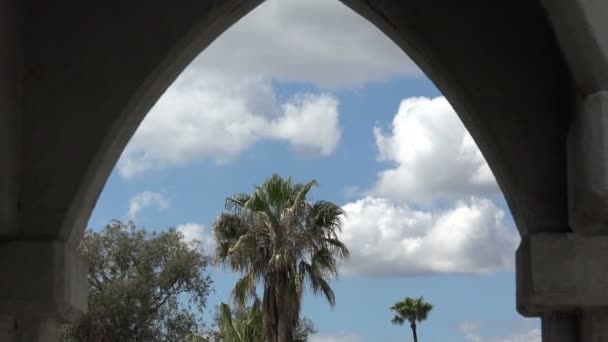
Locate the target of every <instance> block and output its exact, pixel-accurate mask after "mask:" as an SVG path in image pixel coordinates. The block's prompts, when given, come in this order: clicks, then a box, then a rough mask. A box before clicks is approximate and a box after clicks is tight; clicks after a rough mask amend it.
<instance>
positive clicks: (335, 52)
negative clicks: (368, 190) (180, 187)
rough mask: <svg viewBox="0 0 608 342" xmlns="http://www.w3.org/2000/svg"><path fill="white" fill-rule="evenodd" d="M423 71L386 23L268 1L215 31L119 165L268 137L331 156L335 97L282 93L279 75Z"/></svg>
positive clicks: (167, 160)
mask: <svg viewBox="0 0 608 342" xmlns="http://www.w3.org/2000/svg"><path fill="white" fill-rule="evenodd" d="M400 75H421V73H420V71H419V69H418V68H417V67H416V66H415V65H414V63H412V62H411V60H409V58H408V57H407V56H406V55H405V54H404V53H403V52H402V51H401V50H400V49H399V48H398V47H397V46H396V45H395V44H394V43H393V42H392V41H391V40H390V39H389V38H388V37H386V36H385V35H384V34H383V33H382V32H381V31H379V30H378V29H377V28H376V27H375V26H373V25H372V24H371V23H369V22H368V21H366V20H365V19H363V18H362V17H361V16H359V15H358V14H356V13H354V12H353V11H352V10H350V9H348V8H347V7H346V6H344V5H343V4H342V3H340V2H339V1H336V0H332V1H327V0H307V1H284V0H269V1H265V2H264V3H262V4H261V5H260V6H259V7H258V8H257V9H255V10H253V11H252V12H251V13H250V14H248V15H247V16H246V17H244V18H243V19H241V20H240V21H238V22H237V23H236V24H235V25H233V26H232V27H231V28H229V29H228V30H227V31H226V32H225V33H224V34H222V35H221V36H220V37H219V38H218V39H217V40H215V41H214V42H213V43H212V44H211V45H210V46H209V47H208V48H207V49H205V51H203V52H202V53H201V54H200V56H198V57H197V58H196V59H195V60H194V61H193V62H192V63H191V64H190V66H189V67H188V68H187V69H186V70H185V71H184V73H182V75H180V77H179V78H178V80H177V81H176V82H175V83H174V84H173V85H172V86H171V87H170V88H169V89H168V90H167V92H166V93H165V94H164V95H163V96H162V97H161V99H160V100H159V101H158V103H157V104H156V105H155V106H154V108H153V109H152V110H151V111H150V113H149V114H148V116H147V117H146V119H145V120H144V121H143V123H142V125H141V127H140V128H139V129H138V131H137V132H136V134H135V135H134V137H133V138H132V140H131V142H130V143H129V145H128V146H127V148H126V150H125V152H124V153H123V156H122V158H121V160H120V162H119V164H118V168H119V172H120V174H121V175H122V176H123V177H126V178H131V177H134V176H136V175H139V174H141V173H143V172H145V171H147V170H150V169H155V168H163V167H168V166H179V165H184V164H186V163H188V162H190V161H192V160H198V159H205V158H207V159H211V160H214V161H216V162H225V161H228V160H231V159H233V158H235V157H237V156H238V155H239V154H240V153H242V152H243V151H245V150H247V149H248V148H249V147H250V146H251V145H252V144H255V143H256V142H258V141H260V140H262V139H273V140H277V141H281V142H286V143H287V144H289V145H291V146H292V147H294V148H295V149H296V150H298V151H301V152H304V153H307V154H316V155H321V156H327V155H329V154H331V153H332V152H333V151H334V149H335V147H336V145H337V143H338V141H339V139H340V127H339V113H338V101H337V100H336V99H335V98H334V97H332V96H330V95H327V94H325V93H324V92H319V91H318V90H316V91H314V92H313V93H312V94H296V95H295V96H294V97H293V98H292V99H288V100H287V101H284V100H281V101H279V100H277V97H279V96H277V95H276V94H275V88H274V87H273V82H297V83H306V84H310V85H312V86H313V87H312V88H314V89H319V87H320V88H325V89H328V88H331V89H337V88H343V87H353V86H360V85H363V84H365V83H367V82H373V81H382V80H386V79H389V78H391V77H396V76H400Z"/></svg>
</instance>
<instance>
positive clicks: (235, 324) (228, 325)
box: [218, 298, 264, 342]
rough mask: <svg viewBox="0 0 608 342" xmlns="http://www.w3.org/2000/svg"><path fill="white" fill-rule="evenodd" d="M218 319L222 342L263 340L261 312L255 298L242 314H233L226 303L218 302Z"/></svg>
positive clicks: (259, 341)
mask: <svg viewBox="0 0 608 342" xmlns="http://www.w3.org/2000/svg"><path fill="white" fill-rule="evenodd" d="M218 321H219V322H218V323H219V328H220V334H221V335H222V341H224V342H264V332H263V329H262V326H263V325H262V312H261V309H260V300H259V299H257V298H256V299H255V301H254V302H253V305H252V306H251V308H249V310H248V312H244V313H243V314H242V315H238V314H237V315H234V316H233V315H232V310H231V309H230V306H229V305H228V304H225V303H222V304H220V307H219V315H218Z"/></svg>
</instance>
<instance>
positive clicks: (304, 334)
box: [293, 317, 317, 342]
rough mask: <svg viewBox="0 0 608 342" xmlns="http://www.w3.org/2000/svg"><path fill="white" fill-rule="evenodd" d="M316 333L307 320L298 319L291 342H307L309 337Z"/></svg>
mask: <svg viewBox="0 0 608 342" xmlns="http://www.w3.org/2000/svg"><path fill="white" fill-rule="evenodd" d="M316 333H317V329H315V326H314V324H313V323H312V321H311V320H310V319H309V318H307V317H303V318H300V319H299V320H298V324H297V325H296V329H295V332H294V334H293V342H308V338H309V337H310V335H312V334H316Z"/></svg>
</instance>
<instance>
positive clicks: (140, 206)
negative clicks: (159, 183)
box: [128, 191, 169, 220]
mask: <svg viewBox="0 0 608 342" xmlns="http://www.w3.org/2000/svg"><path fill="white" fill-rule="evenodd" d="M168 207H169V200H168V199H167V198H166V197H165V195H163V194H161V193H159V192H153V191H144V192H140V193H138V194H136V195H135V196H133V197H132V198H131V199H130V200H129V211H128V217H129V219H131V220H135V219H136V218H137V214H139V213H140V212H141V211H142V210H144V209H147V208H156V209H159V210H164V209H167V208H168Z"/></svg>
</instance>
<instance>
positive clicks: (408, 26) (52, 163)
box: [18, 0, 571, 243]
mask: <svg viewBox="0 0 608 342" xmlns="http://www.w3.org/2000/svg"><path fill="white" fill-rule="evenodd" d="M342 2H343V3H345V4H346V5H347V6H349V7H350V8H351V9H353V10H354V11H356V12H357V13H359V14H360V15H362V16H363V17H364V18H366V19H367V20H369V21H370V22H372V23H373V24H374V25H376V26H377V27H378V28H380V29H381V30H382V31H383V32H384V33H385V34H386V35H387V36H388V37H389V38H390V39H392V40H393V41H394V42H395V43H396V44H397V45H398V46H399V47H401V48H402V49H403V50H404V51H405V52H406V53H407V54H408V55H409V56H410V57H411V58H412V59H413V60H414V61H415V62H416V63H417V64H418V65H419V66H420V67H421V69H422V70H423V71H424V72H425V73H426V74H427V75H428V76H429V78H431V80H432V81H433V82H434V83H435V84H436V85H437V86H438V88H439V89H440V90H441V91H442V92H443V93H444V94H445V95H446V97H447V98H448V99H449V101H450V102H451V104H452V105H453V106H454V108H455V109H456V111H457V112H458V113H459V116H460V117H461V119H462V120H463V122H464V124H465V126H466V127H467V128H468V129H469V131H470V132H471V134H472V136H473V137H474V139H475V140H476V142H477V144H478V145H479V147H480V149H481V150H482V152H483V154H484V155H485V157H486V158H487V160H488V162H489V164H490V167H491V168H492V170H493V172H494V173H495V175H496V177H497V179H498V182H499V185H500V186H501V188H502V190H503V192H504V193H505V197H506V199H507V202H508V204H509V206H510V208H511V210H512V213H513V214H514V217H515V219H516V222H517V225H518V228H519V230H520V233H521V234H522V235H525V234H527V233H528V232H541V231H567V230H568V229H569V228H568V227H567V225H566V222H567V219H566V218H567V210H566V208H567V205H566V174H565V172H566V171H565V170H566V167H565V165H566V161H565V155H564V151H563V148H564V147H563V146H564V142H565V137H566V132H567V127H568V125H569V121H570V119H569V113H570V109H571V104H570V102H569V101H570V96H569V95H568V94H569V91H570V89H569V85H570V79H569V74H568V69H567V67H566V65H565V63H564V62H563V59H562V55H561V52H560V50H559V48H558V45H557V43H556V41H555V38H554V36H553V33H552V30H551V27H550V25H549V23H548V22H547V19H546V18H545V15H544V13H543V10H542V9H541V7H540V5H539V4H538V3H536V2H532V1H527V0H514V1H504V2H498V3H497V2H488V1H482V0H472V1H468V2H467V3H466V5H465V4H462V3H456V2H454V1H452V0H410V1H401V0H384V1H380V0H342ZM259 3H261V1H260V0H224V1H201V0H181V1H178V2H175V1H167V0H147V1H140V0H133V1H126V2H125V1H104V2H99V3H97V8H96V9H95V10H91V4H90V3H89V2H82V1H77V0H69V1H64V2H63V3H62V4H61V5H56V4H55V5H50V4H47V2H45V1H43V0H34V1H32V2H31V4H30V6H29V7H28V10H27V11H25V18H26V21H27V22H32V23H36V24H35V25H32V27H28V30H27V32H26V38H27V46H26V48H25V55H26V58H25V65H24V88H25V94H26V95H25V97H26V98H25V102H24V103H25V106H24V109H23V112H24V120H23V122H22V136H23V138H22V146H21V147H22V151H23V158H22V165H21V170H22V172H21V173H20V177H21V188H20V193H21V196H20V207H19V208H20V209H19V210H20V211H19V216H20V224H19V230H18V233H19V234H20V235H22V236H24V237H28V238H41V237H55V238H58V239H59V240H63V241H70V242H71V243H76V242H77V241H78V240H79V239H80V236H81V234H82V231H83V229H84V226H85V224H86V221H87V219H88V217H89V215H90V213H91V211H92V209H93V207H94V205H95V202H96V200H97V198H98V196H99V193H100V192H101V190H102V188H103V185H104V184H105V181H106V179H107V178H108V176H109V174H110V172H111V170H112V169H113V167H114V165H115V163H116V161H117V160H118V158H119V156H120V153H121V152H122V150H123V149H124V147H125V146H126V144H127V142H128V140H129V138H130V137H131V135H132V134H133V133H134V132H135V130H136V128H137V127H138V125H139V123H140V122H141V121H142V120H143V118H144V117H145V115H146V113H147V112H148V110H149V109H150V108H151V107H152V105H153V104H154V103H155V102H156V100H157V99H158V98H159V97H160V96H161V95H162V93H163V92H164V90H165V89H166V88H167V87H168V86H169V85H170V84H171V83H172V81H173V80H175V78H176V77H177V76H178V75H179V74H180V73H181V71H182V70H183V69H184V68H185V67H186V66H187V65H188V63H189V62H190V61H192V60H193V59H194V57H196V55H198V54H199V53H200V52H201V51H202V50H203V49H204V48H205V47H206V46H208V45H209V44H210V43H211V42H212V41H213V40H214V39H215V38H217V37H218V36H219V35H220V34H221V33H222V32H223V31H224V30H226V29H227V28H228V27H230V26H231V25H232V24H233V23H235V22H236V21H237V20H238V19H240V18H241V17H243V16H244V15H245V14H247V13H248V12H249V11H251V10H252V9H253V8H255V6H257V5H258V4H259ZM319 39H322V37H320V38H319ZM539 132H542V134H539ZM532 165H533V166H532Z"/></svg>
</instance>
